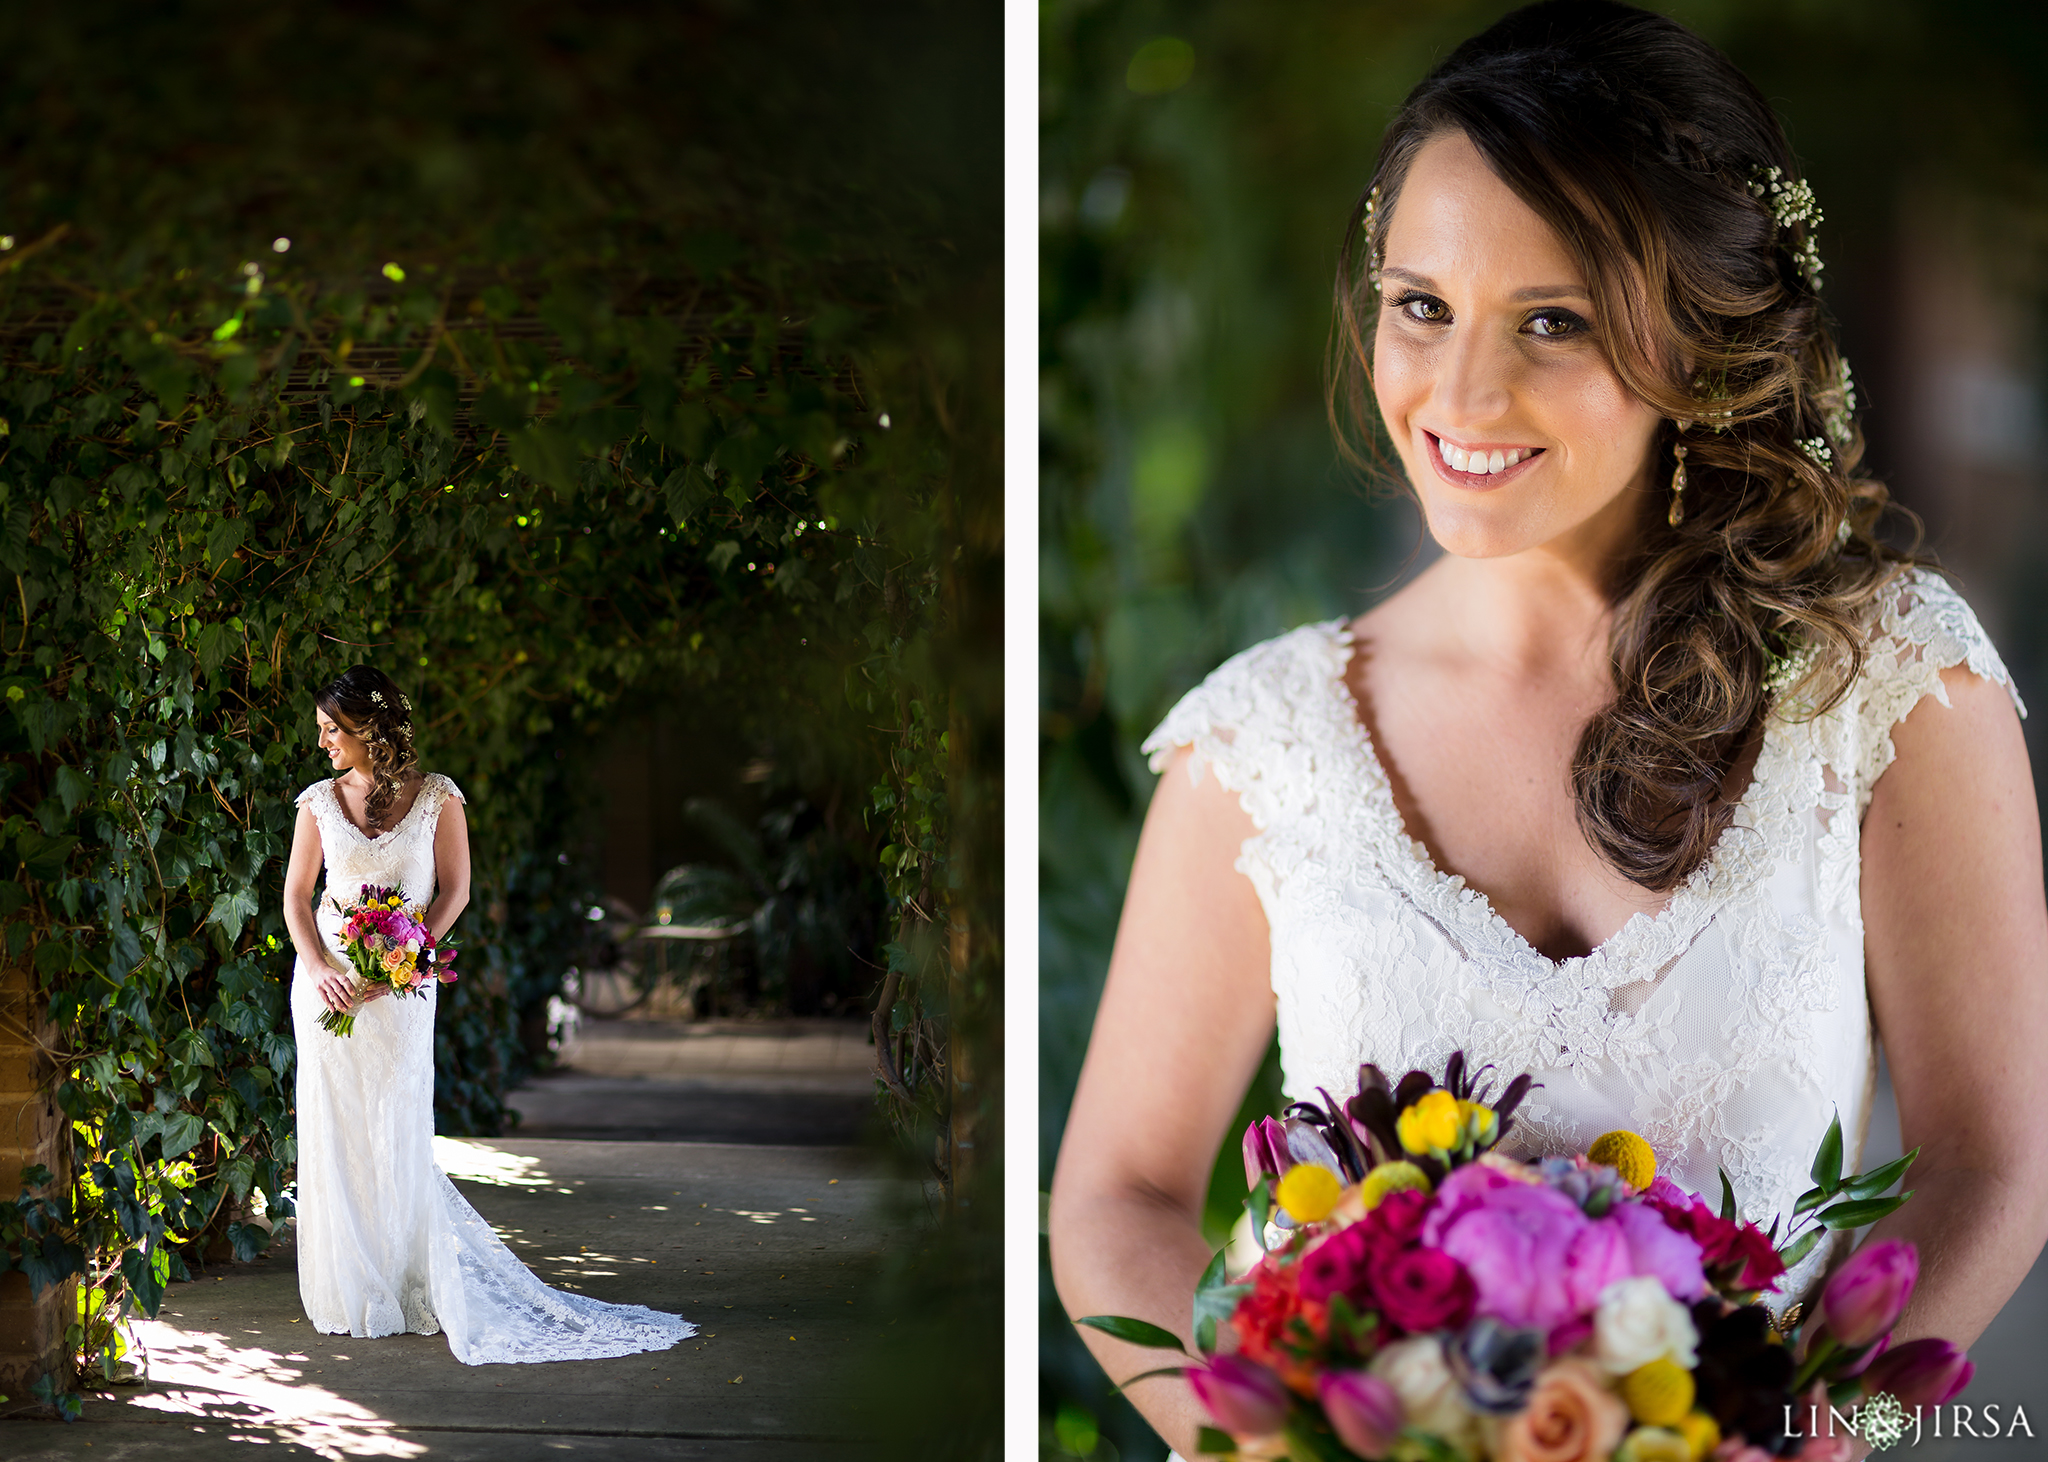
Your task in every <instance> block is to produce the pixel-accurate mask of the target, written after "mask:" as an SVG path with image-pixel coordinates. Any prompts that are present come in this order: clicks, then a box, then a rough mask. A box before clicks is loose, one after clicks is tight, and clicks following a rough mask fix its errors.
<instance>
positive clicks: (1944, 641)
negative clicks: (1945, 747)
mask: <svg viewBox="0 0 2048 1462" xmlns="http://www.w3.org/2000/svg"><path fill="white" fill-rule="evenodd" d="M1865 634H1866V636H1867V638H1866V640H1865V651H1866V656H1865V664H1864V669H1863V673H1862V676H1861V677H1860V679H1861V682H1862V684H1861V690H1862V694H1861V695H1860V696H1858V697H1857V700H1858V701H1859V702H1860V703H1861V704H1862V705H1864V706H1866V707H1868V708H1870V709H1871V710H1873V711H1875V712H1877V713H1878V714H1880V715H1882V716H1884V717H1885V718H1886V719H1887V721H1893V720H1897V719H1898V717H1899V716H1901V715H1903V714H1904V712H1905V711H1907V710H1911V709H1912V707H1913V706H1914V705H1915V704H1917V703H1918V702H1919V700H1920V698H1921V697H1922V696H1926V695H1933V696H1936V697H1938V698H1939V699H1941V700H1942V701H1943V702H1946V701H1947V699H1948V697H1947V694H1946V693H1945V692H1944V691H1943V689H1942V684H1941V676H1942V672H1944V671H1946V670H1951V669H1954V668H1955V667H1957V666H1963V667H1966V668H1967V669H1968V670H1969V671H1970V672H1971V673H1972V674H1974V675H1977V676H1979V677H1981V678H1983V679H1985V680H1988V681H1990V682H1992V683H1993V684H1995V685H2000V686H2003V687H2004V688H2005V690H2006V692H2007V694H2009V695H2010V696H2011V697H2012V701H2013V704H2014V705H2015V706H2016V707H2017V708H2018V709H2019V712H2020V714H2021V715H2023V716H2024V715H2025V714H2026V706H2025V704H2024V703H2023V702H2022V701H2021V700H2020V694H2019V689H2018V687H2017V686H2016V685H2015V684H2014V683H2013V678H2012V673H2011V672H2010V671H2009V670H2007V669H2006V667H2005V661H2004V660H2002V659H2000V658H1999V654H1998V650H1997V648H1996V647H1995V646H1994V645H1993V644H1992V643H1991V636H1990V634H1989V633H1987V632H1986V630H1985V628H1984V625H1983V622H1982V621H1981V620H1979V619H1978V618H1977V615H1976V612H1975V611H1974V610H1972V609H1971V608H1970V605H1969V603H1968V601H1966V600H1965V599H1964V598H1963V596H1962V595H1961V594H1960V593H1958V592H1957V591H1956V589H1955V587H1954V586H1953V585H1952V584H1950V583H1949V582H1948V580H1947V579H1944V578H1943V577H1942V576H1941V575H1940V574H1938V573H1936V572H1934V571H1933V570H1932V569H1925V568H1911V569H1907V570H1905V571H1904V572H1902V573H1900V574H1899V575H1898V576H1897V577H1896V578H1894V579H1892V580H1891V581H1890V582H1889V583H1888V584H1886V585H1885V586H1884V588H1883V589H1882V590H1880V591H1879V593H1878V594H1877V596H1876V598H1875V599H1874V600H1873V601H1872V603H1871V605H1870V607H1869V610H1868V611H1867V614H1866V618H1865Z"/></svg>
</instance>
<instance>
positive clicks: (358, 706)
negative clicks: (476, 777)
mask: <svg viewBox="0 0 2048 1462" xmlns="http://www.w3.org/2000/svg"><path fill="white" fill-rule="evenodd" d="M313 700H314V704H316V705H318V706H319V707H320V709H321V710H323V711H325V712H327V714H328V715H329V716H332V717H333V718H334V720H335V721H336V723H337V724H339V725H340V726H341V728H342V730H344V731H347V732H349V733H350V734H351V735H354V736H360V737H361V738H362V739H363V745H364V746H365V747H367V748H368V749H369V753H370V796H369V800H368V802H367V804H366V805H365V807H364V809H363V813H364V816H365V817H366V818H368V819H369V823H370V830H371V831H372V832H383V831H385V825H386V819H387V818H388V816H389V814H390V812H391V804H392V803H393V802H394V801H396V800H397V798H398V794H399V792H400V791H401V790H402V789H403V788H404V786H405V782H406V779H407V778H408V777H410V776H411V775H412V774H413V773H414V772H416V771H418V770H419V757H418V755H417V754H416V753H415V752H414V751H413V746H412V702H411V701H409V700H407V699H406V698H405V697H404V695H402V694H401V693H400V692H399V689H398V686H397V685H396V684H395V683H394V682H393V681H392V679H391V677H390V676H388V675H386V674H385V673H384V672H383V671H381V670H378V669H375V668H374V667H372V666H369V665H351V666H349V667H348V669H346V670H344V671H342V672H341V674H339V675H337V676H336V677H335V678H334V679H333V680H331V681H329V682H328V683H327V684H326V685H325V686H323V687H322V688H321V690H320V693H319V694H318V695H316V696H315V697H314V698H313ZM343 775H346V773H344V774H343Z"/></svg>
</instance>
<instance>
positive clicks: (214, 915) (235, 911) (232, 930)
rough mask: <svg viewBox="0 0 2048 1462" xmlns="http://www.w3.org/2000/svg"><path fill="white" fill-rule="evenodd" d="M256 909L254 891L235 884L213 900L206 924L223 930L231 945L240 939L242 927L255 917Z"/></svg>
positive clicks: (244, 885) (243, 885)
mask: <svg viewBox="0 0 2048 1462" xmlns="http://www.w3.org/2000/svg"><path fill="white" fill-rule="evenodd" d="M258 908H259V905H258V903H257V900H256V890H255V889H253V888H251V887H249V886H248V885H247V884H236V885H235V886H234V887H232V888H230V889H228V890H227V891H226V892H224V893H222V894H220V895H219V896H218V897H216V898H215V899H214V901H213V907H212V908H211V909H210V910H208V911H207V915H206V922H207V923H209V924H218V925H220V927H221V928H223V929H225V930H226V931H227V935H228V942H229V943H231V944H232V943H233V942H234V941H235V940H237V939H240V938H241V937H242V926H243V925H244V924H246V923H247V922H248V921H249V920H251V919H253V918H255V917H256V912H257V909H258Z"/></svg>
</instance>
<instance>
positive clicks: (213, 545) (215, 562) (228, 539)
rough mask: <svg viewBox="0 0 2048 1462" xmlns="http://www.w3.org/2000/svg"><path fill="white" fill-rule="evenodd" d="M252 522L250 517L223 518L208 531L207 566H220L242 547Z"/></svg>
mask: <svg viewBox="0 0 2048 1462" xmlns="http://www.w3.org/2000/svg"><path fill="white" fill-rule="evenodd" d="M248 532H250V524H248V518H221V520H219V522H217V524H213V528H211V530H209V532H207V567H209V569H211V567H219V565H221V561H223V559H227V557H229V555H231V553H233V551H236V549H240V547H242V543H244V541H246V539H248Z"/></svg>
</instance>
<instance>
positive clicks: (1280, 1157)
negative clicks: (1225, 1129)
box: [1244, 1117, 1294, 1188]
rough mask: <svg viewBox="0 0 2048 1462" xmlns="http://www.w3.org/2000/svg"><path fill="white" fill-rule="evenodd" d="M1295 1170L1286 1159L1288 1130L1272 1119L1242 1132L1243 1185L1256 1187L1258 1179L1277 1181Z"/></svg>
mask: <svg viewBox="0 0 2048 1462" xmlns="http://www.w3.org/2000/svg"><path fill="white" fill-rule="evenodd" d="M1292 1166H1294V1159H1293V1158H1291V1157H1289V1156H1288V1155H1287V1128H1286V1127H1284V1126H1283V1125H1281V1123H1280V1122H1279V1120H1278V1119H1276V1118H1273V1117H1261V1118H1259V1120H1258V1121H1256V1122H1254V1123H1252V1124H1251V1126H1249V1127H1247V1128H1245V1129H1244V1185H1245V1187H1247V1188H1256V1187H1258V1186H1259V1179H1260V1178H1277V1177H1279V1176H1280V1175H1281V1174H1282V1173H1284V1172H1286V1171H1287V1170H1288V1169H1289V1168H1290V1167H1292Z"/></svg>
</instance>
